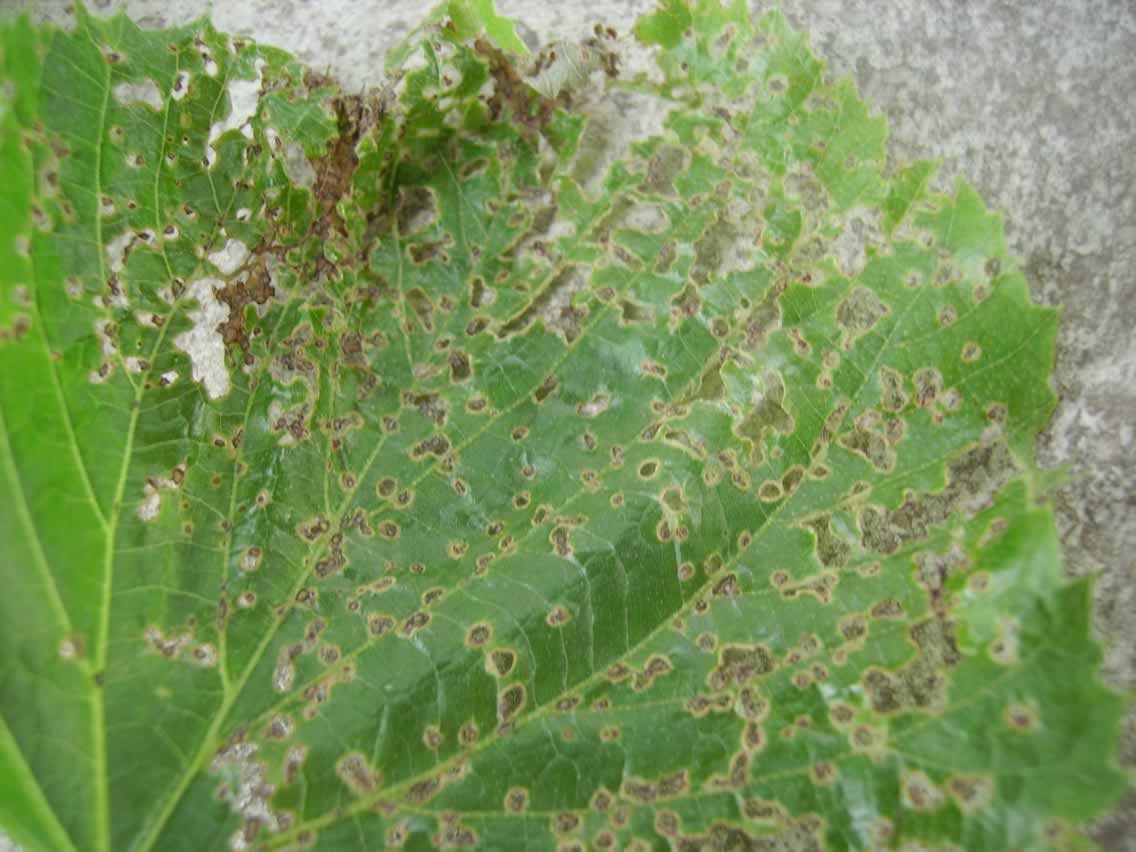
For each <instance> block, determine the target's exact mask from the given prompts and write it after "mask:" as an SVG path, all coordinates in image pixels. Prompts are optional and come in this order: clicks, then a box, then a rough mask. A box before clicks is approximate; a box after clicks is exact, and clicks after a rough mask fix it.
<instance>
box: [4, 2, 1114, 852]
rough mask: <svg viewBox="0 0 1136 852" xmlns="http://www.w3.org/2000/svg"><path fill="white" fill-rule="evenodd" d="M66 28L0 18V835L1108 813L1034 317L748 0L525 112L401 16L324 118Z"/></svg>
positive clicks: (208, 54) (920, 166) (992, 840)
mask: <svg viewBox="0 0 1136 852" xmlns="http://www.w3.org/2000/svg"><path fill="white" fill-rule="evenodd" d="M459 7H460V8H459ZM455 9H457V10H458V11H457V12H455ZM77 18H78V22H77V27H76V29H75V30H74V32H61V31H57V30H53V29H50V28H39V27H34V26H32V25H31V24H30V23H28V22H27V21H26V20H21V21H16V22H13V23H9V24H6V25H4V27H3V29H2V30H0V163H2V164H3V170H4V175H5V179H4V181H3V182H2V184H0V234H2V235H3V236H2V238H0V375H2V376H3V380H2V381H0V505H3V507H4V509H3V511H2V512H0V542H2V544H0V554H2V557H3V566H4V575H3V576H4V580H5V594H4V595H3V596H0V642H2V643H3V644H2V647H3V651H4V653H3V662H2V664H0V665H2V668H0V690H2V691H0V707H2V709H3V726H2V727H0V792H2V795H0V826H2V827H3V829H4V831H5V832H7V834H8V835H9V836H10V837H11V838H12V839H13V840H15V841H16V842H18V843H20V844H23V845H25V846H26V847H28V848H34V849H39V848H42V849H53V850H62V849H94V850H102V849H138V850H149V849H154V848H161V849H164V850H178V849H187V850H199V849H211V848H224V847H226V846H228V847H230V848H234V849H242V848H271V849H275V848H308V847H312V846H317V847H320V848H328V849H351V848H359V849H368V848H379V847H384V846H386V847H399V846H405V847H407V848H432V847H463V846H483V847H485V848H500V849H506V848H548V847H552V846H555V845H559V846H561V847H562V848H580V847H582V846H584V845H588V846H590V847H595V848H601V849H602V848H627V849H631V848H660V847H667V846H670V847H672V848H677V849H684V850H685V849H689V850H694V849H769V850H772V849H778V850H790V849H792V850H800V849H813V848H824V847H831V848H844V847H857V848H861V847H869V846H873V847H891V846H900V845H903V844H927V845H939V844H944V843H954V844H958V845H960V846H962V847H963V848H967V849H985V848H1002V847H1019V848H1030V849H1037V848H1046V847H1058V848H1061V847H1076V846H1078V845H1079V844H1080V843H1081V840H1080V837H1079V835H1078V833H1077V826H1078V824H1079V823H1080V822H1081V821H1083V820H1085V819H1087V818H1088V817H1090V816H1092V815H1093V814H1095V813H1097V812H1099V811H1100V810H1101V809H1103V808H1104V807H1107V806H1108V804H1109V803H1110V802H1111V801H1113V800H1114V799H1115V798H1116V797H1117V796H1118V795H1119V794H1120V793H1121V792H1122V791H1123V789H1124V787H1125V777H1124V776H1123V775H1122V774H1121V773H1120V772H1119V770H1118V769H1117V768H1116V767H1115V765H1114V763H1113V751H1114V748H1115V744H1116V740H1117V736H1118V728H1119V723H1120V719H1121V717H1122V712H1123V702H1122V700H1121V699H1120V698H1119V697H1118V696H1116V695H1114V694H1112V693H1111V692H1109V691H1107V690H1106V689H1105V688H1103V687H1102V686H1101V685H1100V684H1099V683H1098V680H1097V676H1096V669H1097V666H1098V663H1099V659H1100V652H1099V649H1098V648H1097V646H1096V644H1095V643H1094V642H1093V641H1092V640H1091V638H1090V629H1089V587H1088V585H1087V584H1086V583H1085V582H1075V583H1067V582H1065V580H1064V579H1063V577H1062V571H1061V561H1060V551H1059V545H1058V542H1057V537H1056V532H1055V529H1054V523H1053V519H1052V515H1051V511H1050V509H1049V507H1048V506H1047V505H1046V503H1045V502H1044V494H1045V488H1044V484H1045V478H1044V475H1043V474H1041V473H1040V472H1039V471H1037V470H1036V468H1035V466H1034V459H1033V448H1032V445H1033V439H1034V436H1035V435H1036V434H1037V432H1038V430H1039V429H1040V428H1041V427H1042V426H1043V425H1044V424H1045V422H1046V421H1047V419H1048V418H1049V416H1050V414H1051V412H1052V410H1053V407H1054V396H1053V393H1052V391H1051V390H1050V388H1049V386H1048V384H1047V379H1048V374H1049V371H1050V369H1051V365H1052V361H1053V351H1054V338H1055V329H1056V323H1057V314H1056V312H1055V311H1053V310H1049V309H1044V308H1041V307H1038V306H1036V305H1034V304H1032V303H1031V301H1030V299H1029V295H1028V290H1027V287H1026V283H1025V280H1024V277H1023V274H1022V272H1021V269H1020V263H1019V261H1018V260H1017V259H1016V258H1014V257H1012V256H1010V255H1009V254H1008V253H1007V250H1006V246H1005V242H1004V238H1003V232H1002V223H1001V220H1000V217H999V216H997V215H996V214H993V213H991V212H989V211H988V210H987V209H986V208H985V207H984V205H983V203H982V201H981V199H980V198H979V197H978V196H977V195H976V193H975V192H974V190H973V189H971V188H970V187H969V186H968V185H966V184H965V183H960V184H959V185H958V186H957V187H956V188H955V189H954V190H953V191H952V192H950V193H942V192H938V191H935V190H933V189H932V188H931V186H930V181H931V178H932V176H933V173H934V171H935V166H934V164H932V163H925V162H920V163H915V164H911V165H908V166H905V167H902V168H899V169H896V170H894V171H893V170H891V169H889V168H888V167H886V165H885V146H886V126H885V122H884V120H883V118H882V117H879V116H876V115H873V114H872V113H871V112H869V110H868V108H867V106H866V105H865V104H864V103H863V101H861V100H860V98H859V96H858V95H857V93H856V91H855V90H854V87H853V86H852V84H851V83H850V82H848V81H836V82H832V81H829V80H827V79H826V77H825V74H824V68H823V66H822V64H821V63H820V62H819V61H818V60H817V59H816V57H815V56H813V54H812V53H810V51H809V49H808V46H807V41H806V38H805V36H804V35H802V34H800V33H796V32H794V31H793V30H791V29H790V28H789V26H788V25H787V23H786V21H785V19H784V18H783V16H782V15H781V14H780V13H779V12H772V13H770V14H768V15H766V16H765V17H763V18H762V19H761V20H760V21H759V22H757V23H756V24H754V23H753V22H751V21H750V19H749V17H748V13H747V12H746V9H745V6H744V4H742V3H734V4H731V5H729V6H720V5H719V4H718V3H717V2H716V0H698V2H697V3H694V4H689V3H687V2H681V0H680V2H670V0H668V2H667V3H666V5H665V7H664V8H663V9H662V10H660V11H659V12H656V13H653V14H652V15H649V16H647V17H645V18H644V19H643V20H642V22H641V24H640V26H639V27H638V28H637V33H638V35H639V36H640V37H641V38H642V40H643V42H644V45H645V46H644V47H641V48H639V49H640V50H643V49H647V48H646V45H651V47H650V50H652V51H654V60H653V61H654V62H656V64H657V72H656V73H655V74H653V75H651V74H639V75H634V76H631V75H623V74H620V72H619V69H618V64H619V63H618V60H619V57H620V55H621V53H622V52H624V51H630V50H631V49H632V46H631V45H630V44H628V43H625V42H623V41H621V40H620V39H618V38H617V37H615V35H614V34H613V33H610V32H608V31H604V30H599V31H597V36H596V38H595V39H592V40H591V41H590V42H589V43H587V44H586V45H584V46H583V48H582V49H584V48H586V51H585V52H584V53H579V54H578V55H580V56H584V55H586V56H587V58H588V71H589V73H588V74H583V73H581V74H575V75H567V74H562V73H559V72H557V73H556V74H555V75H554V76H555V80H554V81H553V82H552V83H550V84H549V85H547V86H544V87H543V92H542V91H541V90H540V89H537V88H534V87H533V85H531V84H530V82H528V81H532V80H537V81H539V80H542V79H545V77H547V76H548V75H547V74H546V75H545V77H541V72H542V69H545V70H547V69H548V68H551V67H554V64H555V63H556V61H557V59H556V57H555V56H553V55H552V53H553V51H552V50H551V49H550V50H546V51H544V52H542V53H541V54H539V55H537V56H536V57H535V58H534V59H533V60H532V61H531V63H528V64H521V63H522V60H520V59H519V58H518V57H517V56H516V55H515V54H516V53H521V52H523V44H522V43H521V42H520V41H519V40H518V39H517V37H516V34H515V31H514V29H513V27H512V24H511V22H509V21H507V19H504V18H500V17H498V16H497V15H496V13H495V12H494V11H493V8H492V5H491V4H489V3H482V2H476V3H474V2H463V3H451V4H449V5H448V6H445V7H443V8H442V9H441V10H439V11H438V12H436V13H434V14H433V15H432V16H430V17H429V18H428V19H427V23H426V24H424V25H423V27H422V28H421V29H420V30H419V31H417V32H416V33H415V34H413V35H412V37H411V39H410V41H408V42H407V44H406V45H405V46H404V47H403V48H402V49H401V50H400V51H398V52H396V54H395V56H396V57H397V58H398V61H397V62H396V63H395V66H396V67H395V71H396V73H395V74H394V76H392V80H391V85H390V86H389V87H387V88H386V89H384V90H383V91H381V92H379V93H376V94H371V95H364V96H360V95H351V94H347V93H344V92H343V91H341V90H340V89H339V88H338V87H337V86H336V84H335V83H334V82H333V81H332V80H330V79H328V78H326V77H324V76H322V75H319V74H316V73H313V72H312V71H310V70H308V69H305V68H304V67H303V66H301V65H300V64H299V63H297V62H296V61H295V60H293V59H292V58H291V57H289V56H288V55H287V54H285V53H283V52H282V51H279V50H275V49H273V48H269V47H265V46H260V45H256V44H254V43H252V42H251V41H248V40H244V39H238V38H233V37H229V36H226V35H224V34H221V33H218V32H216V31H215V30H214V29H213V28H212V27H211V26H210V25H209V24H208V22H206V21H201V22H198V23H195V24H192V25H190V26H187V27H184V28H179V29H172V30H165V31H143V30H141V29H139V28H138V27H136V26H135V25H134V24H133V23H131V22H130V21H129V20H128V19H126V18H125V17H123V16H121V15H120V16H118V17H115V18H113V19H111V20H101V19H98V18H95V17H92V16H90V15H88V14H87V13H85V12H84V11H83V10H82V9H81V8H80V9H79V10H78V12H77ZM483 33H484V34H483ZM571 55H572V56H576V55H577V54H576V53H573V54H571ZM576 64H577V65H579V64H580V63H579V62H577V63H576ZM601 78H603V79H601ZM569 82H570V83H571V85H569V84H568V83H569ZM651 116H658V117H660V118H659V120H658V122H657V123H654V124H652V121H651V118H650V117H651ZM629 117H631V118H639V119H641V120H640V121H639V122H638V124H636V122H634V121H632V122H629V121H628V120H627V119H628V118H629ZM629 128H630V129H629Z"/></svg>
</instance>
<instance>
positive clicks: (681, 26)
mask: <svg viewBox="0 0 1136 852" xmlns="http://www.w3.org/2000/svg"><path fill="white" fill-rule="evenodd" d="M692 20H693V18H692V16H691V9H690V6H689V4H688V3H687V2H686V0H664V2H663V6H662V8H661V9H659V10H658V11H656V12H653V13H651V14H650V15H644V16H643V17H642V18H640V19H639V21H638V23H636V24H635V35H636V36H638V37H639V40H640V41H642V42H643V43H644V44H658V45H661V46H662V47H667V48H675V47H678V46H679V45H680V44H682V39H683V34H684V33H685V32H686V31H687V29H688V28H689V27H690V24H691V21H692Z"/></svg>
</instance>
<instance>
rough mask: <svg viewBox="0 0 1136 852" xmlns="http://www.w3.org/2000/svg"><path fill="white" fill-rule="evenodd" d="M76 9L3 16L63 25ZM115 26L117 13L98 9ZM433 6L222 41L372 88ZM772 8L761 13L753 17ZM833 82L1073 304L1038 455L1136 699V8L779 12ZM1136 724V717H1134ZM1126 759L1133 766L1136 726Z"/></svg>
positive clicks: (524, 0) (531, 1)
mask: <svg viewBox="0 0 1136 852" xmlns="http://www.w3.org/2000/svg"><path fill="white" fill-rule="evenodd" d="M69 3H70V0H0V14H3V13H10V12H11V11H13V10H19V9H28V10H30V11H31V13H32V15H33V17H35V18H37V19H39V20H54V21H58V22H61V23H62V22H66V20H67V11H66V9H67V6H68V5H69ZM90 5H91V6H93V8H94V9H95V10H96V11H99V12H103V11H107V12H109V11H111V10H110V9H109V8H108V7H110V6H111V3H110V0H93V2H91V3H90ZM124 5H125V8H126V10H127V11H128V12H129V14H130V15H131V16H133V17H134V18H135V19H136V20H138V21H139V22H140V23H142V24H144V25H148V26H162V25H167V24H169V23H172V22H175V21H178V22H182V21H187V20H190V19H192V18H194V17H197V16H198V15H200V14H203V13H205V12H206V11H208V7H209V4H208V2H206V0H178V2H176V3H170V2H169V0H128V2H126V3H125V4H124ZM431 5H432V2H431V0H426V2H422V0H319V2H317V1H316V0H229V2H224V0H222V2H219V3H217V4H216V7H215V8H214V9H213V11H212V15H213V18H214V21H215V23H216V25H217V26H218V27H219V28H220V29H222V30H227V31H230V32H236V33H244V34H248V35H251V36H254V37H256V38H257V39H258V40H261V41H264V42H267V43H271V44H275V45H278V46H281V47H284V48H287V49H288V50H291V51H292V52H294V53H295V54H297V55H298V56H299V57H300V58H301V59H303V60H304V61H306V62H307V63H309V64H311V65H313V66H315V67H316V68H319V69H329V70H330V71H331V72H332V73H334V74H336V75H337V76H338V77H339V78H340V79H341V80H343V81H344V82H345V83H346V84H347V85H348V86H349V87H353V88H359V87H362V86H365V85H368V84H374V83H377V82H378V81H379V80H380V79H381V74H382V57H383V53H384V51H385V50H386V49H387V48H388V47H389V46H390V45H391V44H392V43H394V42H396V41H397V40H399V39H400V38H401V37H402V36H403V35H404V34H405V33H406V32H407V30H408V28H409V27H411V26H413V25H415V24H416V23H417V22H418V20H419V19H420V18H421V16H422V15H423V14H424V13H425V12H426V11H427V9H428V8H429V7H430V6H431ZM760 5H763V4H759V6H760ZM652 6H653V3H652V2H651V0H603V2H599V0H576V2H572V3H548V2H546V0H499V2H498V7H499V8H500V10H501V11H502V12H504V13H506V14H509V15H512V16H514V17H517V18H519V19H520V20H521V21H522V22H523V23H524V25H525V27H526V30H527V31H526V30H522V32H525V33H526V35H527V36H535V37H539V39H540V40H542V41H544V40H548V39H549V38H551V37H553V36H558V37H567V36H579V35H583V34H585V33H587V32H589V31H590V29H591V26H592V24H593V23H595V22H596V21H599V20H603V21H605V22H607V23H610V24H613V25H615V26H616V27H617V28H619V29H620V30H626V29H627V28H628V27H629V26H630V24H631V23H632V22H633V21H634V20H635V18H636V17H637V16H638V15H639V14H640V13H641V12H643V11H645V10H647V9H649V8H651V7H652ZM783 8H784V9H785V11H786V12H787V13H788V14H789V16H790V18H792V20H793V21H794V23H795V24H796V25H797V26H800V27H805V28H807V29H809V30H810V31H811V32H812V34H813V43H814V45H815V47H816V49H817V51H818V52H819V53H820V55H821V56H823V57H824V58H825V59H826V60H827V61H828V63H829V68H830V70H831V71H832V73H834V74H836V75H845V74H851V75H853V76H854V77H855V79H856V80H857V82H858V83H859V85H860V87H861V90H862V91H863V92H864V93H865V94H866V96H867V98H868V100H869V101H870V102H871V103H872V104H873V105H875V106H876V107H877V108H879V109H882V110H884V111H885V112H886V113H887V114H888V116H889V117H890V119H891V126H892V138H893V145H892V150H893V153H894V155H895V156H896V157H898V158H900V159H910V158H912V157H915V156H931V157H937V158H941V159H942V160H943V161H944V166H945V168H944V175H945V177H947V178H948V179H951V178H953V177H954V176H955V175H957V174H960V173H965V174H966V175H968V176H969V177H970V178H971V179H972V180H973V181H974V182H975V184H976V185H977V186H978V188H979V190H980V191H981V192H982V194H983V195H984V196H985V197H986V199H987V200H988V201H989V202H990V203H992V204H993V205H995V206H997V207H1000V208H1002V209H1003V210H1005V211H1006V217H1007V225H1008V231H1009V238H1010V244H1011V247H1012V249H1013V250H1014V251H1015V252H1016V253H1018V254H1019V255H1021V256H1022V257H1024V258H1025V259H1026V263H1027V270H1028V273H1029V276H1030V278H1031V281H1032V285H1033V289H1034V293H1035V297H1036V298H1037V299H1038V300H1039V301H1041V302H1044V303H1046V304H1063V305H1064V306H1065V314H1064V320H1063V323H1062V326H1061V331H1060V339H1059V349H1058V359H1057V369H1056V374H1055V385H1056V389H1057V391H1058V393H1059V394H1060V397H1061V404H1060V408H1059V409H1058V413H1057V416H1056V418H1055V419H1054V422H1053V424H1052V426H1051V428H1050V429H1049V430H1048V431H1047V432H1046V433H1045V435H1044V436H1043V437H1042V438H1041V441H1040V451H1041V458H1042V461H1043V463H1044V464H1047V465H1057V464H1063V463H1069V464H1070V465H1071V466H1072V476H1071V478H1070V481H1069V482H1068V484H1067V485H1065V486H1064V487H1063V488H1062V489H1061V490H1060V492H1059V493H1058V494H1057V495H1056V505H1057V516H1058V524H1059V527H1060V531H1061V535H1062V538H1063V541H1064V543H1065V552H1066V560H1067V563H1068V567H1069V571H1070V572H1071V573H1072V574H1078V575H1079V574H1085V573H1097V572H1099V573H1100V580H1099V582H1098V583H1097V586H1096V615H1097V617H1096V624H1097V628H1098V631H1099V635H1100V637H1101V638H1102V640H1103V641H1104V642H1105V644H1106V657H1105V660H1106V662H1105V677H1106V679H1107V680H1108V682H1110V683H1111V684H1113V685H1114V686H1116V687H1118V688H1122V689H1126V690H1132V689H1134V688H1136V486H1134V482H1136V289H1134V287H1136V127H1134V122H1136V94H1134V93H1136V3H1133V2H1132V0H893V2H880V0H783ZM1133 719H1136V717H1133ZM1128 727H1129V731H1128V736H1127V738H1126V742H1125V745H1124V748H1123V753H1122V758H1123V760H1124V761H1125V762H1126V763H1127V764H1128V765H1133V764H1136V721H1132V720H1130V724H1129V726H1128ZM1094 834H1095V835H1096V836H1097V838H1098V839H1099V840H1100V841H1101V842H1102V844H1103V845H1104V846H1105V847H1106V848H1110V849H1118V850H1119V849H1124V850H1136V795H1133V796H1130V797H1129V800H1128V801H1127V802H1126V803H1124V804H1122V805H1121V807H1120V808H1118V809H1117V810H1116V812H1115V813H1114V814H1112V815H1110V816H1109V817H1107V818H1105V819H1104V820H1101V821H1100V823H1099V824H1098V825H1097V826H1096V828H1095V830H1094Z"/></svg>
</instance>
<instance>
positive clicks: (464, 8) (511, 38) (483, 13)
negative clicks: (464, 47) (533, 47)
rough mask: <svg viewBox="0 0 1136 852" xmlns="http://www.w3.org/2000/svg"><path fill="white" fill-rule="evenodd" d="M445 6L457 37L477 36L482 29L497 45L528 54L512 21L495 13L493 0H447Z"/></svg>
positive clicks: (468, 37)
mask: <svg viewBox="0 0 1136 852" xmlns="http://www.w3.org/2000/svg"><path fill="white" fill-rule="evenodd" d="M447 8H448V10H449V13H450V19H451V20H452V21H453V25H454V34H455V35H456V36H457V37H458V38H459V39H472V38H477V37H478V36H479V35H481V33H482V31H484V32H485V33H486V34H487V35H488V36H489V37H490V38H491V39H493V41H494V42H496V43H497V45H498V46H499V47H502V48H504V49H505V50H511V51H513V52H514V53H517V54H520V55H521V56H528V53H529V49H528V48H527V47H526V46H525V43H524V42H523V41H521V37H520V36H518V35H517V30H516V26H515V25H514V24H513V21H512V20H511V19H509V18H506V17H503V16H501V15H498V14H497V9H496V8H495V7H494V5H493V0H449V4H448V7H447Z"/></svg>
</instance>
